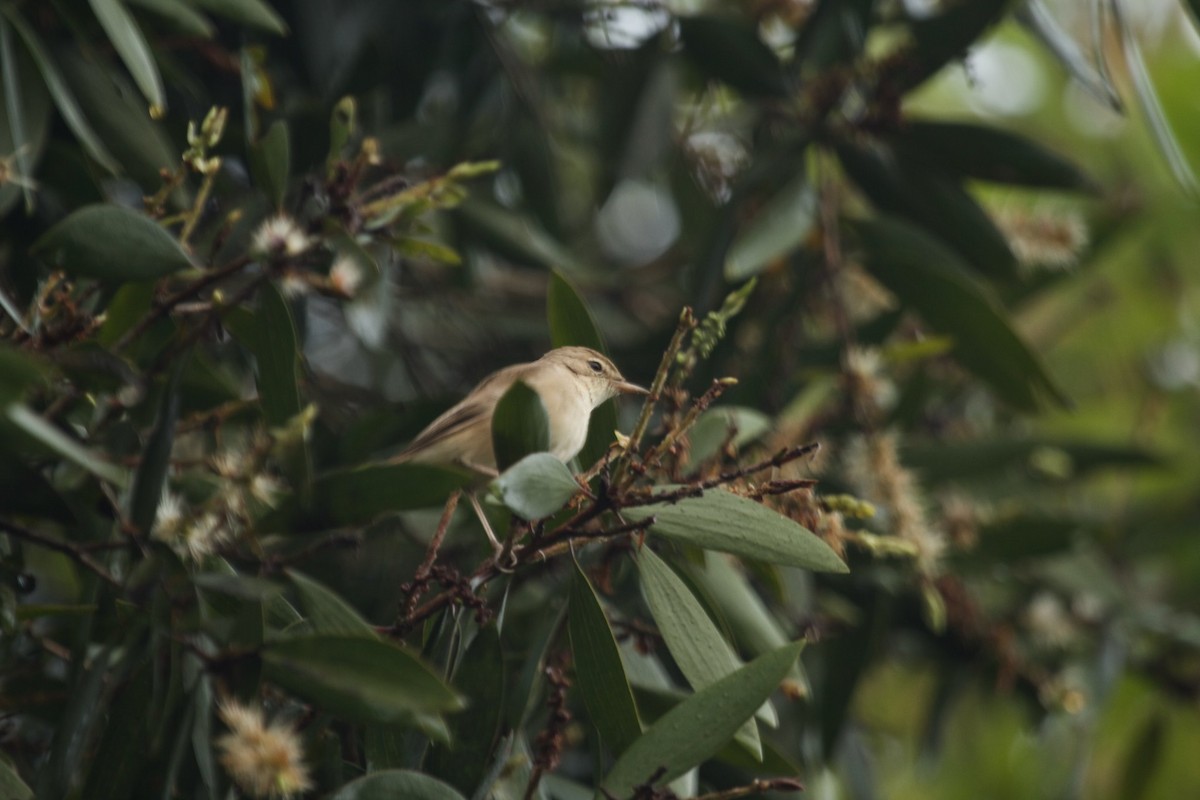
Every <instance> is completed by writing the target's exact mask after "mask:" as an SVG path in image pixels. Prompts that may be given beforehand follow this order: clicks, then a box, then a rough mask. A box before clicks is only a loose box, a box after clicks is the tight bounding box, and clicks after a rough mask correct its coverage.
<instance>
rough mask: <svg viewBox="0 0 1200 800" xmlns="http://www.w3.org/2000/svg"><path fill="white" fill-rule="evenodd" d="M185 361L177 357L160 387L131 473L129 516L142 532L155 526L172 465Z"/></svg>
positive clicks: (147, 531) (146, 531) (148, 530)
mask: <svg viewBox="0 0 1200 800" xmlns="http://www.w3.org/2000/svg"><path fill="white" fill-rule="evenodd" d="M186 363H187V356H184V357H183V358H181V359H179V360H178V361H177V362H176V364H175V368H174V369H173V370H172V371H171V378H170V380H169V381H167V385H166V387H165V388H164V390H163V397H162V402H161V403H160V405H159V407H158V418H157V419H156V420H155V422H154V428H153V430H151V431H150V438H149V439H147V440H146V447H145V449H143V450H142V460H141V462H140V463H139V464H138V467H137V472H135V473H134V476H133V491H132V492H131V493H130V495H129V519H130V520H131V521H132V522H133V524H134V526H135V527H136V528H137V529H138V530H139V531H141V532H142V533H149V532H150V529H151V528H152V527H153V526H154V517H155V514H156V512H157V511H158V502H159V500H160V499H161V498H162V491H163V486H164V485H165V483H166V479H167V468H168V467H170V465H171V445H172V443H173V442H174V441H175V421H176V420H177V419H178V418H179V377H180V376H181V375H182V374H183V368H184V366H185V365H186Z"/></svg>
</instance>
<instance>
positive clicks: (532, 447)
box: [492, 381, 550, 470]
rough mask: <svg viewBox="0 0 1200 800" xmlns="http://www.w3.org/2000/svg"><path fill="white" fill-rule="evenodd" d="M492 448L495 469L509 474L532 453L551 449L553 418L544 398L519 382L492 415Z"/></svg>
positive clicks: (510, 389)
mask: <svg viewBox="0 0 1200 800" xmlns="http://www.w3.org/2000/svg"><path fill="white" fill-rule="evenodd" d="M492 447H493V448H494V450H495V453H496V465H497V466H498V467H499V468H500V469H501V470H506V469H508V468H509V467H511V466H512V465H513V464H515V463H517V462H518V461H520V460H521V459H522V458H524V457H525V456H527V455H529V454H530V453H544V452H546V451H547V450H549V449H550V418H549V417H548V416H546V404H545V403H543V402H542V398H541V396H540V395H539V394H538V393H537V392H536V391H534V390H533V389H532V388H531V387H530V386H529V385H528V384H526V383H525V382H523V381H516V382H514V383H513V385H512V386H510V387H509V389H508V391H507V392H505V393H504V395H503V396H502V397H501V398H500V400H499V402H497V403H496V410H495V412H494V413H493V414H492Z"/></svg>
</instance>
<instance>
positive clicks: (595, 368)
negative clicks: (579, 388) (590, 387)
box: [588, 359, 604, 374]
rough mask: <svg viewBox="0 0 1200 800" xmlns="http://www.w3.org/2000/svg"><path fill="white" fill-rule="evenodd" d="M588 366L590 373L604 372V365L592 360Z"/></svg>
mask: <svg viewBox="0 0 1200 800" xmlns="http://www.w3.org/2000/svg"><path fill="white" fill-rule="evenodd" d="M588 366H589V367H590V368H591V370H592V372H595V373H597V374H599V373H601V372H604V365H603V364H601V363H600V362H599V361H596V360H594V359H593V360H592V361H589V362H588Z"/></svg>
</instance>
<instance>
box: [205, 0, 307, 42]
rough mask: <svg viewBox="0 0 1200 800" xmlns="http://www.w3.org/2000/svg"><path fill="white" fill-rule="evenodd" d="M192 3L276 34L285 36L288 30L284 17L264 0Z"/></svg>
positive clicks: (218, 0)
mask: <svg viewBox="0 0 1200 800" xmlns="http://www.w3.org/2000/svg"><path fill="white" fill-rule="evenodd" d="M192 4H193V5H196V6H199V7H200V8H204V9H207V10H209V11H211V12H213V13H214V14H217V15H219V16H222V17H225V18H226V19H231V20H233V21H234V22H240V23H241V24H243V25H249V26H250V27H252V28H260V29H262V30H264V31H267V32H268V33H273V34H275V35H276V36H285V35H287V32H288V28H287V25H286V24H285V23H284V21H283V18H282V17H280V16H279V14H277V13H276V12H275V9H273V8H271V6H270V5H268V4H267V3H265V2H263V0H192Z"/></svg>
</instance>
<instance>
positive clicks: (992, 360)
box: [853, 217, 1067, 411]
mask: <svg viewBox="0 0 1200 800" xmlns="http://www.w3.org/2000/svg"><path fill="white" fill-rule="evenodd" d="M853 229H854V230H855V231H856V232H857V235H858V239H859V242H860V244H861V245H862V248H863V255H864V257H865V258H864V261H865V266H866V267H867V269H868V270H870V272H871V274H873V275H874V276H875V277H876V278H878V279H879V281H880V282H881V283H883V285H884V286H886V287H887V288H888V289H889V290H891V291H892V292H894V293H895V294H896V296H897V297H899V298H900V300H901V301H902V302H903V303H904V304H905V305H907V306H909V307H911V308H914V309H916V310H917V311H918V312H919V313H920V314H921V316H922V317H924V318H925V321H926V322H927V323H929V325H930V326H931V327H933V328H934V329H935V330H937V331H938V332H940V333H944V334H947V335H949V336H952V337H953V338H954V342H955V352H956V353H957V355H958V360H959V362H960V363H961V364H962V365H963V366H964V367H966V368H967V369H969V370H971V371H972V372H974V373H975V374H976V375H978V376H979V377H980V378H982V379H983V380H984V381H986V382H987V383H988V384H989V385H990V386H991V387H992V388H993V389H994V390H995V391H996V393H997V394H998V395H999V396H1000V397H1002V398H1003V399H1004V400H1006V401H1007V402H1009V403H1011V404H1012V405H1013V406H1014V407H1016V408H1018V409H1020V410H1022V411H1035V410H1037V409H1038V408H1040V407H1041V406H1042V405H1043V403H1044V401H1045V399H1046V398H1049V399H1050V400H1052V401H1054V402H1055V403H1056V404H1058V405H1066V403H1067V400H1066V397H1065V396H1064V395H1063V394H1062V392H1061V391H1060V390H1059V389H1058V387H1057V386H1055V385H1054V383H1053V381H1052V380H1051V379H1050V376H1049V375H1048V374H1047V373H1046V370H1045V368H1044V367H1043V366H1042V363H1041V361H1040V360H1039V359H1038V357H1037V356H1036V355H1035V354H1034V352H1033V351H1032V350H1030V349H1029V347H1028V346H1027V345H1026V344H1025V342H1023V341H1022V340H1021V338H1020V337H1019V336H1018V335H1017V334H1016V332H1015V331H1014V330H1013V329H1012V327H1011V326H1010V325H1009V322H1008V319H1007V315H1006V314H1005V312H1004V309H1003V307H1002V306H1001V305H1000V303H999V301H998V300H997V299H996V298H995V297H994V295H993V294H992V293H991V292H990V291H989V290H988V288H987V287H986V286H984V285H983V284H982V283H980V282H979V281H978V280H977V279H975V278H974V277H972V276H971V274H970V272H969V271H968V269H967V267H966V265H965V264H964V263H963V262H962V261H961V260H960V259H959V258H958V256H956V255H955V254H954V253H952V252H951V251H950V250H948V249H946V248H945V247H943V246H942V245H941V244H940V243H939V242H937V241H935V240H934V239H932V238H930V237H929V236H927V235H925V234H923V233H921V232H920V231H918V230H917V229H915V228H913V227H911V226H909V225H906V224H904V223H902V222H899V221H898V220H894V219H888V218H885V217H878V218H876V219H872V220H864V221H861V222H857V223H855V224H854V226H853Z"/></svg>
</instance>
